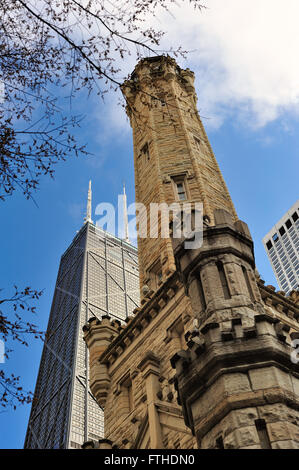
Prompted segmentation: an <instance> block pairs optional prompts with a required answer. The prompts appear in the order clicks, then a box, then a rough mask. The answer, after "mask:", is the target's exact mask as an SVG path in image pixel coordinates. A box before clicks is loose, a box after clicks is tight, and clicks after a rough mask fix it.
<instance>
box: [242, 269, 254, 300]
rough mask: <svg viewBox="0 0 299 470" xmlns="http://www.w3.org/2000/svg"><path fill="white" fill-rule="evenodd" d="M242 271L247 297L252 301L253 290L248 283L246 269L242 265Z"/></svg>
mask: <svg viewBox="0 0 299 470" xmlns="http://www.w3.org/2000/svg"><path fill="white" fill-rule="evenodd" d="M242 271H243V274H244V278H245V282H246V286H247V290H248V294H249V297H250V298H251V300H252V301H253V302H254V300H255V299H254V295H253V291H252V288H251V284H250V281H249V277H248V272H247V269H246V268H245V267H244V266H242Z"/></svg>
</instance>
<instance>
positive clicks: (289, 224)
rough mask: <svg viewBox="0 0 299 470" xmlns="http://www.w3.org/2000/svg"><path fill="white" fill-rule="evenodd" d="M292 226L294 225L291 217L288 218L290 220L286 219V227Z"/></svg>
mask: <svg viewBox="0 0 299 470" xmlns="http://www.w3.org/2000/svg"><path fill="white" fill-rule="evenodd" d="M291 226H292V222H291V221H290V219H288V220H287V221H286V228H288V229H289V228H291Z"/></svg>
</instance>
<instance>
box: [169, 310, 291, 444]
mask: <svg viewBox="0 0 299 470" xmlns="http://www.w3.org/2000/svg"><path fill="white" fill-rule="evenodd" d="M298 337H299V328H297V329H294V328H290V326H289V325H288V324H286V323H283V322H281V321H279V320H277V319H275V318H273V317H271V316H270V315H266V314H264V315H256V316H255V317H254V321H253V322H252V324H251V325H248V324H247V322H245V323H244V322H243V321H242V318H239V319H236V320H234V321H232V322H231V324H230V325H227V324H226V325H225V327H224V325H222V324H219V323H208V324H206V325H205V326H204V328H201V329H195V330H193V331H190V332H188V334H187V335H186V340H187V349H186V350H182V351H179V352H177V353H176V354H175V355H174V356H173V357H172V359H171V364H172V367H173V368H175V369H176V376H175V388H176V390H177V391H178V394H179V403H180V404H182V405H183V413H184V418H185V423H186V425H187V426H189V427H190V428H191V429H192V431H193V433H195V434H196V436H197V439H198V442H199V443H201V445H202V446H203V447H204V448H206V447H210V446H211V445H212V444H211V435H212V436H213V439H214V438H215V436H216V434H217V429H219V426H220V427H221V428H222V431H224V436H225V435H226V434H225V426H224V424H223V423H224V422H225V423H227V422H228V418H227V419H226V417H228V416H231V423H230V431H232V423H233V419H232V416H234V419H237V420H238V422H239V427H240V418H237V414H238V413H241V411H240V412H239V411H238V410H242V409H243V410H250V412H249V411H248V412H247V413H248V414H247V416H246V420H247V422H246V425H247V426H248V425H250V427H251V432H252V433H253V434H254V433H256V430H255V428H254V426H255V421H254V419H253V417H254V416H256V418H257V417H258V416H259V413H260V414H264V415H265V413H266V411H267V409H268V408H269V406H270V404H274V403H281V406H287V407H289V408H290V409H289V416H291V415H292V414H294V416H295V415H296V419H297V420H298V417H299V414H298V412H297V411H296V410H298V408H299V364H298V363H295V361H292V352H293V351H294V349H293V347H292V341H293V340H294V339H297V338H298ZM242 413H243V415H244V412H243V411H242ZM244 416H245V415H244ZM248 416H249V417H250V416H252V418H251V422H250V419H249V418H248ZM243 419H244V418H243ZM225 420H226V421H225ZM281 420H282V418H281V417H277V421H281ZM279 424H280V423H279ZM217 426H218V427H217ZM236 428H237V426H236ZM244 430H245V429H244ZM289 431H290V430H289V429H287V430H285V433H286V434H285V436H283V437H280V438H279V439H278V438H277V437H276V438H273V441H275V440H277V441H278V440H281V441H282V440H288V441H291V440H292V439H293V438H294V436H293V435H292V434H291V433H290V434H288V433H289ZM231 439H232V436H230V439H228V440H227V442H230V440H231ZM247 439H248V436H247ZM250 439H252V436H251V437H250ZM213 442H214V444H213V445H215V440H214V441H213ZM249 444H252V442H251V441H250V440H249V442H248V441H247V443H243V444H242V446H241V447H244V448H246V447H247V446H248V445H249ZM254 444H258V442H254ZM279 445H280V444H279ZM297 445H298V444H297ZM238 447H240V443H237V442H235V443H234V445H233V446H232V448H238Z"/></svg>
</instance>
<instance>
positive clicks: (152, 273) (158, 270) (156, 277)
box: [148, 261, 163, 290]
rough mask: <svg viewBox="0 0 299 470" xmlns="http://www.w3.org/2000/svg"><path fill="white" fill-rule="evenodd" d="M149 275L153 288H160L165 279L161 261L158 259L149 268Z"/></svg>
mask: <svg viewBox="0 0 299 470" xmlns="http://www.w3.org/2000/svg"><path fill="white" fill-rule="evenodd" d="M148 277H149V281H150V285H151V288H152V289H153V290H156V289H158V287H160V285H161V284H162V281H163V272H162V266H161V263H160V261H157V262H156V263H155V264H154V265H153V266H152V267H151V268H150V269H149V270H148Z"/></svg>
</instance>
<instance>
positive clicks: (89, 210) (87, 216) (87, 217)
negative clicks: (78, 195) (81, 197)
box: [84, 180, 93, 224]
mask: <svg viewBox="0 0 299 470" xmlns="http://www.w3.org/2000/svg"><path fill="white" fill-rule="evenodd" d="M91 194H92V193H91V180H90V181H89V187H88V197H87V207H86V217H85V218H84V222H85V223H87V222H90V223H91V224H92V223H93V221H92V219H91Z"/></svg>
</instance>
